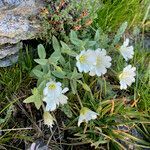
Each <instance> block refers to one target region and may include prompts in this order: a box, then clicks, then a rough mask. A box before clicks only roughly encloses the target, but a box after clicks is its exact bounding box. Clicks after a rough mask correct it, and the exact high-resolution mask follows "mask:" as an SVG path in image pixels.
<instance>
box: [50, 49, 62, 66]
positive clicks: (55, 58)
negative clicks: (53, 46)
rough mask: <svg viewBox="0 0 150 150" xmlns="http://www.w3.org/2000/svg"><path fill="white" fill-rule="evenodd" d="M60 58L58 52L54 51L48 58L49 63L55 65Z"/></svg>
mask: <svg viewBox="0 0 150 150" xmlns="http://www.w3.org/2000/svg"><path fill="white" fill-rule="evenodd" d="M60 58H61V53H60V52H59V51H55V52H54V53H52V55H51V56H50V58H49V63H51V64H56V63H57V62H58V60H59V59H60Z"/></svg>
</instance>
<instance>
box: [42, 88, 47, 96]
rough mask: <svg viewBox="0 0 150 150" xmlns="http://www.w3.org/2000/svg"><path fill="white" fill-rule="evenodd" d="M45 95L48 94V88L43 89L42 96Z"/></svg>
mask: <svg viewBox="0 0 150 150" xmlns="http://www.w3.org/2000/svg"><path fill="white" fill-rule="evenodd" d="M47 94H48V87H45V88H44V90H43V95H45V96H46V95H47Z"/></svg>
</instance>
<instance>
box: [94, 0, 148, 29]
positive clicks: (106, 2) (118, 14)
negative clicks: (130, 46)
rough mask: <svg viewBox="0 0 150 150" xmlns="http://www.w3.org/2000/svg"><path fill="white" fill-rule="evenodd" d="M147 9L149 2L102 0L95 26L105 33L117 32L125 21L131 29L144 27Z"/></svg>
mask: <svg viewBox="0 0 150 150" xmlns="http://www.w3.org/2000/svg"><path fill="white" fill-rule="evenodd" d="M146 9H148V0H142V1H141V0H102V7H100V8H99V10H98V12H97V18H96V19H95V24H98V26H99V27H101V28H102V29H103V30H104V31H110V30H111V31H115V30H116V29H117V28H118V26H120V25H121V23H122V22H125V21H127V22H128V24H129V26H128V27H129V28H130V27H134V26H135V25H142V19H143V17H144V14H145V13H146Z"/></svg>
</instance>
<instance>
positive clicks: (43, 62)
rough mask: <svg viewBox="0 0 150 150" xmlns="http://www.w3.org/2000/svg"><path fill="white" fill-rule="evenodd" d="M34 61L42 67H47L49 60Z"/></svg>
mask: <svg viewBox="0 0 150 150" xmlns="http://www.w3.org/2000/svg"><path fill="white" fill-rule="evenodd" d="M34 61H35V62H36V63H38V64H40V65H46V64H47V62H48V60H47V59H34Z"/></svg>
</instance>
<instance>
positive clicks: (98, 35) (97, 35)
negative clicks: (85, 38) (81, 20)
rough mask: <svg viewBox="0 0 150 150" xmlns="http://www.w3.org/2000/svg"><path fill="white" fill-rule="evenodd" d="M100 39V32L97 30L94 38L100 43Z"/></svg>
mask: <svg viewBox="0 0 150 150" xmlns="http://www.w3.org/2000/svg"><path fill="white" fill-rule="evenodd" d="M99 39H100V32H99V30H96V33H95V36H94V41H99Z"/></svg>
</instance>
